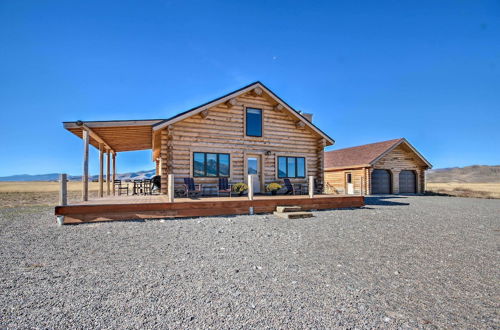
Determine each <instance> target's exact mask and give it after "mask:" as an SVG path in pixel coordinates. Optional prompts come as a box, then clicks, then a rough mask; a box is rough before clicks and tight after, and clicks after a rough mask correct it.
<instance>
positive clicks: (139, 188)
mask: <svg viewBox="0 0 500 330" xmlns="http://www.w3.org/2000/svg"><path fill="white" fill-rule="evenodd" d="M133 182H134V186H133V187H132V195H139V194H142V193H143V191H144V190H143V188H144V183H143V182H142V180H134V181H133Z"/></svg>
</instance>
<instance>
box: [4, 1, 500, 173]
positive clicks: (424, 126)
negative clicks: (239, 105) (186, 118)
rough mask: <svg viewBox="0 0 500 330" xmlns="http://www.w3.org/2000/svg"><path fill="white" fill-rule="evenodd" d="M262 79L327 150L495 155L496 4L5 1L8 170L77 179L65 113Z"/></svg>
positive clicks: (150, 112)
mask: <svg viewBox="0 0 500 330" xmlns="http://www.w3.org/2000/svg"><path fill="white" fill-rule="evenodd" d="M256 80H260V81H262V82H263V83H264V84H266V85H267V86H268V87H270V88H271V89H272V90H273V91H274V92H275V93H276V94H278V95H279V96H280V97H282V98H283V99H284V100H285V101H287V102H288V103H289V104H290V105H292V106H293V107H295V108H296V109H299V110H303V111H306V112H313V113H314V121H315V123H317V125H318V126H319V127H320V128H321V129H323V130H324V131H325V132H327V133H328V134H329V135H330V136H332V137H333V138H334V139H335V140H336V141H337V144H336V145H335V146H334V147H333V148H343V147H349V146H354V145H359V144H365V143H370V142H376V141H381V140H385V139H392V138H398V137H406V138H407V139H408V140H409V141H410V142H411V143H413V144H414V145H415V146H416V147H417V148H418V149H419V150H420V151H421V153H422V154H423V155H424V156H426V157H427V158H428V159H429V161H430V162H431V163H433V164H434V166H435V167H436V168H439V167H451V166H465V165H472V164H489V165H495V164H500V147H499V145H500V2H499V1H497V0H492V1H486V0H485V1H482V0H477V1H469V0H455V1H446V0H440V1H435V0H432V1H422V0H419V1H258V0H254V1H251V2H240V1H116V2H113V1H88V0H87V1H81V2H79V1H38V0H36V1H28V0H23V1H9V0H3V1H2V0H0V113H1V121H0V134H1V135H0V137H1V138H0V144H1V145H0V150H1V153H0V176H3V175H11V174H19V173H29V174H37V173H49V172H66V173H70V174H80V173H81V149H82V144H81V140H79V139H78V138H76V137H75V136H73V135H72V134H70V133H69V132H67V131H65V130H64V129H63V128H62V124H61V122H62V121H72V120H77V119H82V120H107V119H147V118H168V117H169V116H171V115H174V114H176V113H177V112H180V111H184V110H186V109H188V108H190V107H192V106H195V105H198V104H201V103H204V102H205V101H207V100H210V99H212V98H215V97H218V96H220V95H222V94H224V93H227V92H230V91H232V90H235V89H237V88H239V87H242V86H244V85H246V84H248V83H250V82H253V81H256ZM92 149H93V148H92ZM91 156H92V159H91V164H90V169H91V172H92V173H96V172H97V153H96V151H95V150H92V152H91ZM118 158H119V163H118V170H119V171H120V172H126V171H131V170H140V169H150V168H153V164H152V163H151V161H150V159H151V156H150V152H148V151H143V152H131V153H123V154H119V155H118Z"/></svg>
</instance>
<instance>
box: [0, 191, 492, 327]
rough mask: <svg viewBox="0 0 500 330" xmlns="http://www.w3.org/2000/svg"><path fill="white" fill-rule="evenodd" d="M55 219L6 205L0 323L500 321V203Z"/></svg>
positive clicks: (423, 201)
mask: <svg viewBox="0 0 500 330" xmlns="http://www.w3.org/2000/svg"><path fill="white" fill-rule="evenodd" d="M367 203H368V204H369V205H367V207H365V208H363V209H355V210H333V211H322V212H315V215H316V217H315V218H311V219H302V220H300V219H298V220H284V219H278V218H275V217H273V216H271V215H255V216H236V217H229V218H227V217H214V218H200V219H187V220H165V221H159V220H154V221H136V222H133V221H132V222H131V221H129V222H113V223H99V224H85V225H76V226H63V227H57V226H56V224H55V220H54V216H53V215H52V212H53V209H52V208H48V207H40V206H39V207H24V208H6V209H0V241H1V248H0V257H1V258H0V262H1V272H0V292H1V293H0V328H5V327H7V328H27V327H30V328H31V327H35V328H63V327H64V328H67V327H70V328H76V327H78V328H118V327H119V328H151V327H162V328H179V327H181V328H250V327H258V328H333V327H341V328H347V327H349V328H369V327H388V328H397V327H403V328H405V327H413V328H414V327H417V328H434V327H446V328H499V327H500V321H499V320H500V318H499V315H498V312H499V309H500V303H499V301H500V292H499V291H500V290H499V284H498V283H499V280H500V267H499V256H498V251H499V250H498V248H499V234H500V200H484V199H465V198H450V197H406V196H400V197H386V198H369V199H367Z"/></svg>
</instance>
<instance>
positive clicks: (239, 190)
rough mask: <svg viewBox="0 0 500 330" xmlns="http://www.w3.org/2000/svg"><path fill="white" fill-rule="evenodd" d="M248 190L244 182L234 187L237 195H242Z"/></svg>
mask: <svg viewBox="0 0 500 330" xmlns="http://www.w3.org/2000/svg"><path fill="white" fill-rule="evenodd" d="M247 190H248V186H247V185H246V184H245V183H243V182H238V183H236V184H234V185H233V191H234V192H237V193H242V192H245V191H247Z"/></svg>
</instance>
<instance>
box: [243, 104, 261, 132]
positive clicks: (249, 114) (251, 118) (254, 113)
mask: <svg viewBox="0 0 500 330" xmlns="http://www.w3.org/2000/svg"><path fill="white" fill-rule="evenodd" d="M245 116H246V118H245V119H246V120H245V122H246V127H245V132H246V135H247V136H258V137H261V136H262V109H256V108H246V114H245Z"/></svg>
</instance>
